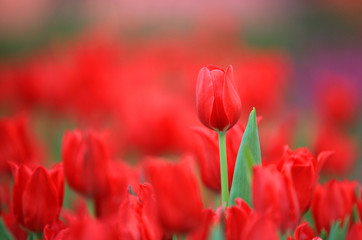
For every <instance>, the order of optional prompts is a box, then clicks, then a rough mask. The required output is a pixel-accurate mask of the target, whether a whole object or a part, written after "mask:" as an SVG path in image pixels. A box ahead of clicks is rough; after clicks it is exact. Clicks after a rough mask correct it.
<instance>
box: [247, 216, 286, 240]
mask: <svg viewBox="0 0 362 240" xmlns="http://www.w3.org/2000/svg"><path fill="white" fill-rule="evenodd" d="M240 239H248V240H258V239H263V240H278V239H279V236H278V231H277V226H276V224H275V222H274V221H273V220H272V219H271V218H270V217H269V216H266V215H261V214H259V213H253V214H251V215H250V217H249V218H248V220H247V221H246V224H245V226H244V230H243V234H242V237H241V238H240Z"/></svg>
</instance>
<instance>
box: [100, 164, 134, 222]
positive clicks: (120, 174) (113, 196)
mask: <svg viewBox="0 0 362 240" xmlns="http://www.w3.org/2000/svg"><path fill="white" fill-rule="evenodd" d="M107 180H108V184H107V185H108V186H107V192H105V193H103V194H97V195H95V196H94V198H93V199H94V203H95V211H96V216H97V217H99V218H104V217H110V216H112V215H115V214H117V212H118V209H119V206H120V205H121V203H122V202H123V201H124V200H125V199H126V197H127V195H128V191H129V187H130V186H131V187H132V189H133V191H135V192H136V193H138V180H139V171H138V170H135V169H132V168H131V167H130V166H128V165H127V164H126V163H123V162H121V161H111V162H110V167H109V171H108V173H107Z"/></svg>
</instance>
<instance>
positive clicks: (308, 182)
mask: <svg viewBox="0 0 362 240" xmlns="http://www.w3.org/2000/svg"><path fill="white" fill-rule="evenodd" d="M331 155H332V153H331V152H323V153H321V154H320V155H319V156H318V159H315V157H314V156H313V155H312V153H311V152H310V151H309V150H308V149H307V148H298V149H296V150H294V151H292V150H290V149H289V148H288V147H286V148H285V150H284V154H283V156H282V158H281V160H280V162H279V163H278V169H279V171H281V172H282V173H283V174H285V175H287V176H289V177H290V178H291V179H292V182H293V186H294V189H295V191H296V193H297V197H298V201H299V207H300V211H301V213H304V212H306V211H307V210H308V208H309V206H310V203H311V201H312V197H313V193H314V189H315V186H316V184H317V182H318V177H319V170H320V168H321V166H322V163H323V162H324V161H325V160H326V159H327V158H328V157H330V156H331Z"/></svg>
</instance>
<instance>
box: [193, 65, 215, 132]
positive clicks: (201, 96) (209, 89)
mask: <svg viewBox="0 0 362 240" xmlns="http://www.w3.org/2000/svg"><path fill="white" fill-rule="evenodd" d="M213 105H214V89H213V82H212V77H211V73H210V71H209V69H208V68H206V67H204V68H202V69H201V70H200V72H199V76H198V77H197V84H196V111H197V115H198V117H199V119H200V121H201V122H202V123H203V124H204V125H205V126H207V127H210V118H211V112H212V107H213Z"/></svg>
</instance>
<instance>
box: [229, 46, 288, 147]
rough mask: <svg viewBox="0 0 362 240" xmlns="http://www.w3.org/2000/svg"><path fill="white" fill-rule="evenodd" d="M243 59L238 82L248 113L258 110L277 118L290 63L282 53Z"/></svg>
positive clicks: (269, 53) (264, 54) (247, 54)
mask: <svg viewBox="0 0 362 240" xmlns="http://www.w3.org/2000/svg"><path fill="white" fill-rule="evenodd" d="M242 55H243V56H244V57H243V59H241V61H240V62H239V63H238V64H239V65H238V69H240V71H238V73H237V74H236V75H235V79H236V82H237V84H236V85H237V87H238V90H239V93H240V99H241V101H242V103H243V105H244V106H245V109H250V110H251V108H252V107H255V108H256V109H257V110H258V112H259V113H261V114H262V115H263V116H264V115H267V114H275V113H276V112H278V109H280V108H281V106H283V104H282V99H283V90H284V88H285V85H286V82H287V80H288V77H289V75H290V72H291V66H290V65H291V64H290V59H288V56H286V55H285V54H283V53H280V52H261V53H248V52H245V53H243V54H242ZM247 112H249V111H247ZM283 144H285V143H283Z"/></svg>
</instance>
